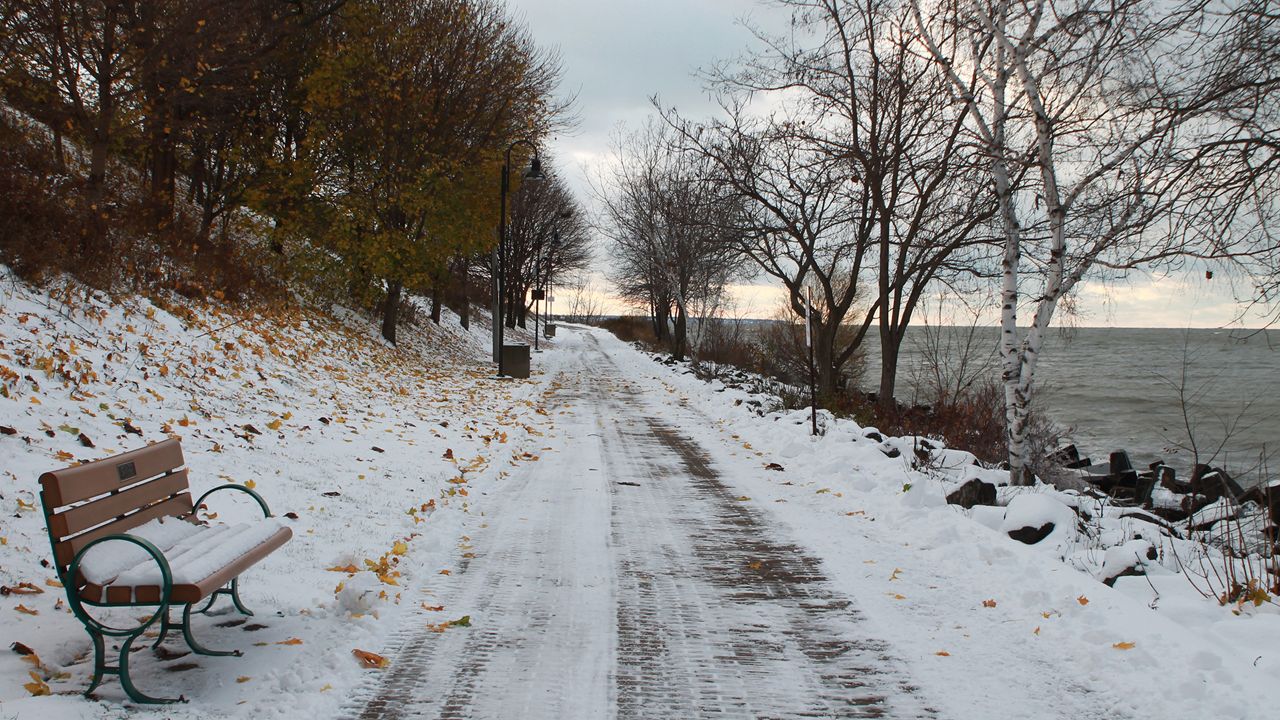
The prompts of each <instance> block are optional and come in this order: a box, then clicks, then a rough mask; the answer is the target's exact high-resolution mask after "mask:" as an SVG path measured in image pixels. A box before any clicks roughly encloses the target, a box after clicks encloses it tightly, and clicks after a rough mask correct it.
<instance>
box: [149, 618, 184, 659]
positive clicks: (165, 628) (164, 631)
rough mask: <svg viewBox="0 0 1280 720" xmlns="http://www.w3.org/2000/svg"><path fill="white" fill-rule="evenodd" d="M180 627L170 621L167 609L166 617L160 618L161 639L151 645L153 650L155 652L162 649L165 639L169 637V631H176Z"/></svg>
mask: <svg viewBox="0 0 1280 720" xmlns="http://www.w3.org/2000/svg"><path fill="white" fill-rule="evenodd" d="M178 627H180V626H179V625H178V624H177V623H175V622H173V621H172V620H170V619H169V611H168V610H167V609H166V610H165V613H164V615H163V616H161V618H160V637H158V638H156V641H155V642H154V643H153V644H152V645H151V649H152V650H155V649H156V648H158V647H160V645H161V643H163V642H164V639H165V638H166V637H168V636H169V631H170V630H176V629H177V628H178Z"/></svg>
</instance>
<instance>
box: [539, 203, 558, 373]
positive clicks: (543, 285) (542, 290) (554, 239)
mask: <svg viewBox="0 0 1280 720" xmlns="http://www.w3.org/2000/svg"><path fill="white" fill-rule="evenodd" d="M561 217H564V216H563V215H562V216H561ZM558 247H560V229H559V228H552V229H551V243H550V247H549V248H548V249H547V253H546V258H547V263H546V265H543V262H542V258H543V253H542V247H541V246H539V247H538V259H537V261H536V262H535V263H534V266H533V351H534V352H542V351H541V350H539V349H538V321H539V320H540V319H541V318H542V301H543V300H544V299H545V298H546V296H547V279H548V278H550V276H551V258H552V256H554V255H555V253H556V249H557V248H558ZM544 268H545V270H546V272H545V277H544V273H543V270H544Z"/></svg>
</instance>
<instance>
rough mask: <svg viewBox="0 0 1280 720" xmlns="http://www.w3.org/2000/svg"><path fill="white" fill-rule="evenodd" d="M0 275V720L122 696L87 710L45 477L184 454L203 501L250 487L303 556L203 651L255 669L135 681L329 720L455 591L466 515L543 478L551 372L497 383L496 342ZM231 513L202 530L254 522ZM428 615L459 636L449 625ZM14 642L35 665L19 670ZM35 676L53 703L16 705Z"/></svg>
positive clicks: (284, 554)
mask: <svg viewBox="0 0 1280 720" xmlns="http://www.w3.org/2000/svg"><path fill="white" fill-rule="evenodd" d="M4 272H5V275H4V276H3V278H2V279H0V383H2V387H0V428H2V429H3V433H4V434H3V435H0V510H2V511H3V516H2V519H0V586H5V587H6V588H16V589H18V591H19V592H17V593H14V594H8V595H7V596H5V597H0V637H2V638H4V647H3V648H0V717H9V716H11V715H12V714H14V713H17V714H18V715H20V716H23V717H28V716H31V717H34V716H35V715H37V714H39V715H41V716H42V717H51V716H57V717H62V716H67V717H99V716H101V714H102V713H103V712H105V711H107V710H108V709H110V708H114V707H118V705H119V703H120V702H121V700H122V699H123V693H122V692H121V691H120V688H119V685H118V683H116V682H115V681H114V680H113V679H108V682H107V683H106V684H105V685H104V686H103V688H102V689H101V690H100V691H99V695H100V696H101V697H102V698H103V699H104V701H105V702H106V703H107V704H106V705H99V704H97V703H85V702H84V701H83V700H81V699H80V697H79V693H80V692H83V690H84V688H85V687H87V683H88V676H89V673H90V671H91V669H92V659H91V653H90V643H89V638H88V636H87V635H86V633H85V632H84V630H83V629H82V627H81V625H80V623H79V622H77V621H76V620H75V619H74V617H73V616H72V615H71V614H70V613H69V611H68V610H67V609H66V607H65V605H66V603H65V601H64V600H63V591H62V590H61V589H59V588H57V587H55V586H54V583H53V581H54V580H55V578H56V574H55V573H54V572H53V571H52V570H51V569H49V568H48V567H46V563H47V561H48V559H49V558H50V548H49V542H48V536H47V535H46V533H45V529H44V522H43V516H42V513H41V510H40V500H39V485H38V482H37V478H38V476H39V475H40V473H42V472H44V471H47V470H52V469H55V468H58V467H62V466H66V465H70V464H73V463H74V462H77V461H86V460H92V459H98V458H101V457H105V456H107V455H110V454H114V453H118V452H122V451H125V450H130V449H134V448H137V447H141V446H142V445H144V444H145V443H147V442H154V441H157V440H161V439H164V438H166V437H170V436H176V437H181V438H182V441H183V449H184V452H185V454H186V459H187V463H188V466H189V467H190V468H191V483H192V489H193V491H194V492H196V493H200V492H203V491H204V490H206V489H208V488H210V487H213V486H215V485H219V484H223V483H226V482H235V483H243V484H252V486H253V487H255V488H256V490H257V491H258V492H259V493H261V494H262V495H263V497H264V498H265V499H266V500H267V502H268V503H270V505H271V509H272V511H273V512H274V514H276V515H277V516H281V517H284V518H285V519H284V522H286V523H288V524H289V525H290V526H291V527H292V529H293V532H294V538H293V540H292V541H291V542H290V543H288V544H287V545H285V546H284V547H283V548H282V549H281V550H279V551H277V552H276V553H274V554H273V555H271V556H270V557H269V558H267V559H266V560H265V561H263V562H262V563H260V564H259V565H258V566H256V567H255V568H253V569H251V570H250V571H249V572H248V573H247V574H246V575H245V576H244V578H243V583H242V594H243V596H244V597H245V601H246V604H247V605H248V606H249V608H250V609H252V610H254V611H255V612H256V613H257V615H256V616H255V617H253V618H251V619H250V621H249V623H247V624H244V625H240V626H237V627H232V628H219V627H216V626H215V623H218V622H225V621H227V620H232V619H235V618H236V617H237V616H235V615H223V616H218V617H214V618H210V619H208V620H206V621H199V622H198V625H197V633H196V634H197V637H199V638H201V639H202V640H203V642H204V643H205V644H206V645H207V646H210V647H213V648H241V649H245V650H247V651H248V652H247V653H246V655H245V657H243V658H194V657H192V656H187V657H183V658H181V659H177V660H175V661H172V662H160V661H158V660H156V659H154V658H153V657H152V656H151V653H150V652H147V653H144V655H145V656H146V657H142V656H140V659H138V660H135V663H134V680H135V683H136V684H137V685H138V686H139V688H140V689H142V690H143V692H146V693H148V694H151V695H156V696H162V697H163V696H176V695H177V694H180V693H181V694H185V695H186V696H187V697H198V698H200V703H199V708H198V712H196V711H194V710H193V711H192V712H193V713H195V714H199V715H206V714H214V715H217V714H228V715H235V714H238V710H240V709H242V708H241V707H240V706H239V703H251V704H252V706H253V707H254V709H255V714H259V715H265V716H274V717H298V716H300V715H303V714H308V713H318V714H319V715H321V716H323V715H326V714H329V713H331V712H333V711H334V709H335V708H336V707H337V706H338V705H339V704H340V703H341V701H342V691H343V690H344V689H348V688H349V687H350V686H351V685H353V684H354V683H356V682H358V681H359V680H360V679H361V677H362V675H363V673H364V672H366V671H365V670H363V669H362V668H361V666H360V664H359V663H358V662H357V661H356V659H355V658H353V657H352V651H353V650H355V649H361V650H370V651H375V652H376V651H377V650H379V649H380V648H381V647H382V646H383V643H384V638H385V636H386V634H387V633H388V632H390V631H391V630H393V629H395V628H396V627H397V626H398V623H399V620H400V618H401V616H402V615H403V614H404V613H405V612H407V611H408V610H410V609H414V608H416V609H418V610H419V611H420V610H421V607H420V605H421V604H423V603H428V602H429V601H430V598H431V595H432V589H433V588H434V587H437V586H439V585H441V584H443V583H447V582H449V580H450V578H449V577H448V575H447V574H446V575H442V574H440V573H442V572H447V571H448V570H449V568H450V566H451V565H452V564H453V563H455V562H457V561H458V559H459V558H460V557H461V555H462V554H463V553H465V552H467V550H466V539H465V538H464V537H463V536H462V531H461V530H460V528H461V526H462V523H463V519H464V518H465V517H466V516H467V515H468V514H469V513H470V512H472V504H473V500H474V499H475V498H476V497H477V494H479V493H484V492H486V491H487V488H489V487H491V486H492V485H493V484H495V483H497V481H498V480H499V478H501V477H502V475H503V474H505V472H506V471H507V470H509V469H510V468H511V466H512V465H515V464H519V463H526V462H532V461H533V460H534V459H536V454H537V452H539V449H540V448H541V447H542V445H541V444H540V441H541V438H540V435H541V434H542V433H543V432H545V430H546V428H547V427H548V426H549V425H551V420H550V418H549V417H548V416H547V415H545V414H542V412H543V411H542V408H541V406H540V405H539V397H540V396H539V392H540V388H542V387H543V385H544V384H545V383H546V381H547V378H546V377H545V376H544V375H542V374H537V375H535V377H534V378H533V379H532V380H530V381H527V382H513V381H505V382H499V381H495V380H493V379H491V376H492V375H493V371H492V367H491V365H490V364H489V363H488V362H487V358H486V355H487V352H486V345H485V335H486V333H487V325H486V326H484V327H474V328H473V333H467V332H466V331H463V330H462V329H461V328H459V327H458V324H457V320H456V317H452V316H448V315H446V318H445V320H444V322H443V323H442V324H441V325H440V326H438V327H437V326H431V325H430V323H427V325H428V326H427V327H415V328H410V329H408V331H407V332H402V335H403V338H402V341H401V344H400V346H399V347H398V348H392V347H390V346H388V345H387V344H386V343H384V342H383V341H382V340H381V339H380V338H379V337H378V336H377V334H376V330H375V329H373V326H372V324H371V323H370V322H368V321H367V320H364V319H357V318H354V317H346V318H345V320H343V319H335V318H334V317H333V316H330V315H325V314H322V313H319V312H315V311H301V310H299V311H293V312H288V313H281V314H277V315H257V314H253V315H245V314H240V313H237V312H233V311H231V310H229V309H226V308H218V307H196V306H193V305H191V304H190V303H187V302H185V301H181V300H180V299H176V300H173V301H171V302H167V303H162V305H163V306H161V305H157V304H153V303H152V302H149V301H146V300H139V299H128V300H123V301H115V300H112V299H110V298H107V297H105V296H102V295H99V294H95V293H88V294H87V297H86V293H85V291H84V290H83V289H78V288H70V289H64V290H62V291H58V292H54V293H52V294H50V293H46V292H41V291H37V290H34V289H32V288H30V287H28V286H26V285H24V284H22V283H20V282H17V281H15V280H14V279H13V278H12V277H11V276H9V275H8V273H7V271H4ZM335 314H336V315H337V317H339V318H343V317H344V313H342V312H341V311H335ZM225 495H226V494H219V495H215V496H214V497H212V498H211V499H210V501H209V505H210V507H209V512H208V513H207V514H209V515H210V516H212V515H217V516H218V519H220V520H226V519H229V518H238V517H240V516H241V515H242V514H243V515H244V517H251V516H252V515H253V513H254V512H255V510H254V508H252V507H249V506H248V505H247V504H245V503H243V502H240V501H238V500H236V498H235V497H226V496H225ZM232 495H235V494H234V493H233V494H232ZM347 569H349V570H351V571H355V572H347V571H346V570H347ZM23 583H27V584H28V585H25V586H24V585H22V584H23ZM33 588H34V590H38V591H42V592H38V593H36V592H33V591H32V589H33ZM223 602H225V601H223ZM134 614H140V613H139V612H135V613H134ZM428 617H430V618H434V619H435V621H438V622H443V621H448V620H454V619H456V618H454V617H452V616H450V615H449V614H448V610H447V609H445V610H443V611H440V612H438V613H431V614H429V615H428ZM255 627H256V628H257V629H253V628H255ZM296 640H298V641H301V642H296ZM15 642H17V643H21V644H22V645H25V646H27V647H29V648H31V649H32V650H34V651H35V653H36V655H37V656H38V658H39V662H40V663H41V664H42V665H41V666H39V667H37V666H36V662H34V659H33V658H31V657H30V656H27V657H23V656H21V655H19V654H17V653H16V652H11V651H10V648H9V646H10V644H11V643H15ZM173 648H174V650H175V651H178V650H179V649H181V650H185V648H181V644H180V643H179V644H177V645H173ZM111 661H112V659H110V658H109V662H111ZM192 663H198V665H197V666H192ZM160 667H164V668H165V669H167V670H169V671H170V672H162V671H160V670H159V668H160ZM31 671H35V672H36V673H37V675H39V676H41V680H42V681H47V684H48V687H49V689H50V690H51V691H52V692H53V693H54V694H55V696H54V697H30V695H29V692H30V690H32V689H35V690H37V691H40V689H39V686H38V685H35V686H34V687H33V688H24V685H25V684H27V683H33V682H34V679H33V678H32V677H30V676H29V673H30V672H31ZM63 693H65V694H66V696H65V697H59V695H60V694H63ZM286 697H287V698H288V699H287V701H286V700H284V698H286ZM51 713H52V715H51Z"/></svg>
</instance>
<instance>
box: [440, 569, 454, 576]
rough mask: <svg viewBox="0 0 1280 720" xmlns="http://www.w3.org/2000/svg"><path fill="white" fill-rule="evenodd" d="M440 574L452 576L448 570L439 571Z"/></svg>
mask: <svg viewBox="0 0 1280 720" xmlns="http://www.w3.org/2000/svg"><path fill="white" fill-rule="evenodd" d="M440 574H441V575H452V574H453V573H451V572H449V571H448V570H441V571H440Z"/></svg>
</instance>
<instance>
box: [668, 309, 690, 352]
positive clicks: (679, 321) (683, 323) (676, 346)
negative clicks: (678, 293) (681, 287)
mask: <svg viewBox="0 0 1280 720" xmlns="http://www.w3.org/2000/svg"><path fill="white" fill-rule="evenodd" d="M675 320H676V323H675V324H676V328H675V337H673V338H672V339H671V356H672V357H674V358H675V359H676V360H684V356H685V355H686V354H687V353H688V352H689V347H688V346H689V331H688V324H687V321H688V316H687V315H686V314H685V311H684V308H680V307H677V308H676V316H675Z"/></svg>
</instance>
